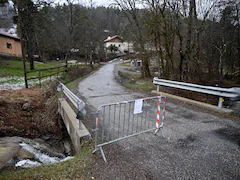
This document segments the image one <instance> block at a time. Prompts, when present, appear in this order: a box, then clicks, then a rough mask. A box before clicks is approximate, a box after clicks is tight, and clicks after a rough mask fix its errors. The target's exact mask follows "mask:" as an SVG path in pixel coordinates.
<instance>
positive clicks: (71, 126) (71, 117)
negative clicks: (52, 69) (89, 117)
mask: <svg viewBox="0 0 240 180" xmlns="http://www.w3.org/2000/svg"><path fill="white" fill-rule="evenodd" d="M58 91H62V93H63V94H64V95H65V97H66V99H65V98H59V99H58V113H59V114H60V115H61V116H62V119H63V121H64V124H65V126H66V129H67V131H68V134H69V136H70V138H71V141H72V144H73V146H74V150H75V152H76V153H78V152H80V150H81V149H80V146H81V144H82V143H83V141H84V140H85V139H89V138H91V134H90V133H89V131H88V130H87V128H86V127H85V126H84V124H83V123H82V120H83V118H84V116H85V115H86V111H85V109H84V106H85V103H84V102H83V101H82V100H81V99H79V98H78V97H77V96H76V95H75V94H74V93H72V92H71V91H70V90H69V89H68V88H67V87H66V86H65V85H64V84H62V83H60V84H59V86H58ZM68 102H70V103H72V104H73V106H74V107H75V108H76V110H77V113H75V111H74V110H73V108H72V106H70V104H69V103H68Z"/></svg>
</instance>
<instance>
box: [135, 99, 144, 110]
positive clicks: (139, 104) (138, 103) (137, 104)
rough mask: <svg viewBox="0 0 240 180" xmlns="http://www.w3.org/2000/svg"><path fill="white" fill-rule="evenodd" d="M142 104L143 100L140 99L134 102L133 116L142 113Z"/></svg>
mask: <svg viewBox="0 0 240 180" xmlns="http://www.w3.org/2000/svg"><path fill="white" fill-rule="evenodd" d="M142 104H143V100H142V99H138V100H136V101H135V105H134V112H133V114H139V113H142Z"/></svg>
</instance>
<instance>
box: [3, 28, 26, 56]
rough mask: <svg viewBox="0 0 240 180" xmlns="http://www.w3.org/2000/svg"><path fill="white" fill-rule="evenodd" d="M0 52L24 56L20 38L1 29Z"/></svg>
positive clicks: (7, 54)
mask: <svg viewBox="0 0 240 180" xmlns="http://www.w3.org/2000/svg"><path fill="white" fill-rule="evenodd" d="M0 54H1V55H6V56H22V48H21V42H20V38H19V37H16V36H13V35H11V34H8V33H6V32H3V31H0Z"/></svg>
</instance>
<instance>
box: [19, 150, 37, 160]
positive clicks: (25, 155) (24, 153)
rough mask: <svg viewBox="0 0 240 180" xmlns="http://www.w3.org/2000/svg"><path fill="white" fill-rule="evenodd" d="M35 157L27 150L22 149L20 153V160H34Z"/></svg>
mask: <svg viewBox="0 0 240 180" xmlns="http://www.w3.org/2000/svg"><path fill="white" fill-rule="evenodd" d="M34 157H35V155H34V154H32V153H30V152H28V151H27V150H25V149H23V148H21V149H20V150H19V152H18V159H19V160H22V159H34Z"/></svg>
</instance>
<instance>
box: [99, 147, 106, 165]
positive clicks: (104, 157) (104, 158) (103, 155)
mask: <svg viewBox="0 0 240 180" xmlns="http://www.w3.org/2000/svg"><path fill="white" fill-rule="evenodd" d="M100 151H101V154H102V158H103V160H104V161H105V162H107V159H106V156H105V154H104V152H103V149H102V147H100Z"/></svg>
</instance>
